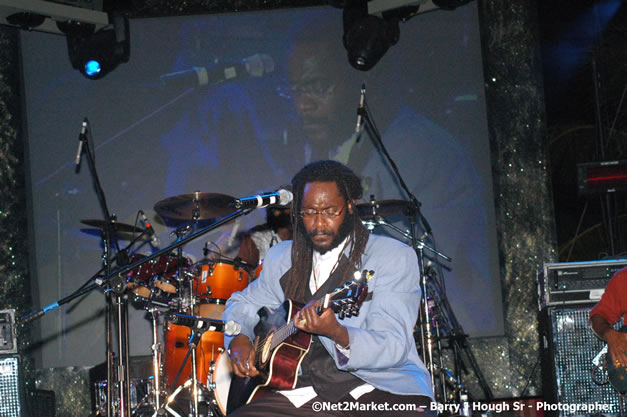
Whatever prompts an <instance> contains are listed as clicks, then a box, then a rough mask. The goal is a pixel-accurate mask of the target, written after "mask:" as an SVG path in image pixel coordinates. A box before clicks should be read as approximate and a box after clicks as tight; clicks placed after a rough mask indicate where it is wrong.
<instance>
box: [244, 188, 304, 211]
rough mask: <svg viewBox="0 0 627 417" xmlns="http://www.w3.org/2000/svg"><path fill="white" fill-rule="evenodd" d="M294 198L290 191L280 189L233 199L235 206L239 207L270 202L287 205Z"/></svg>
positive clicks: (264, 204) (269, 203) (259, 205)
mask: <svg viewBox="0 0 627 417" xmlns="http://www.w3.org/2000/svg"><path fill="white" fill-rule="evenodd" d="M293 199H294V195H293V194H292V192H291V191H288V190H284V189H280V190H276V191H275V192H273V193H270V194H263V195H254V196H252V197H244V198H240V199H236V200H235V207H236V208H238V209H239V208H241V209H247V208H261V207H266V206H269V205H271V204H274V205H277V206H287V205H288V204H290V203H291V202H292V200H293Z"/></svg>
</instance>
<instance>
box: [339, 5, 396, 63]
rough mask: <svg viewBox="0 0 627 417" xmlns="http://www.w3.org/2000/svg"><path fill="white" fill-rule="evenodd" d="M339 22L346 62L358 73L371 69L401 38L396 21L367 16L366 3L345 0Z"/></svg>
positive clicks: (388, 18)
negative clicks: (342, 26)
mask: <svg viewBox="0 0 627 417" xmlns="http://www.w3.org/2000/svg"><path fill="white" fill-rule="evenodd" d="M342 19H343V23H344V36H343V39H342V40H343V42H344V47H345V48H346V52H347V53H348V61H349V62H350V64H351V65H352V66H353V67H355V68H356V69H358V70H361V71H368V70H370V69H371V68H372V67H374V66H375V65H376V63H377V62H379V60H380V59H381V57H382V56H383V55H385V53H386V52H387V50H388V49H389V48H390V46H392V45H395V44H396V43H397V42H398V39H399V37H400V30H399V27H398V23H399V19H398V18H397V17H395V16H392V17H386V16H383V17H377V16H373V15H370V14H368V1H367V0H346V2H345V3H344V11H343V15H342Z"/></svg>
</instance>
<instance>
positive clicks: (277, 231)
mask: <svg viewBox="0 0 627 417" xmlns="http://www.w3.org/2000/svg"><path fill="white" fill-rule="evenodd" d="M279 188H280V189H287V190H288V191H291V187H290V186H289V185H288V186H281V187H279ZM291 239H292V217H291V205H288V206H269V207H266V222H265V223H264V224H260V225H257V226H255V227H253V228H251V229H250V230H249V231H248V232H246V234H244V236H243V237H242V240H241V243H240V247H239V251H238V252H237V258H238V259H241V260H242V261H244V263H245V264H246V265H248V270H249V273H250V276H251V279H256V278H258V276H259V273H260V272H261V268H262V263H263V258H264V257H265V256H266V252H268V249H270V248H271V247H273V246H274V245H276V244H277V243H279V242H283V241H284V240H291Z"/></svg>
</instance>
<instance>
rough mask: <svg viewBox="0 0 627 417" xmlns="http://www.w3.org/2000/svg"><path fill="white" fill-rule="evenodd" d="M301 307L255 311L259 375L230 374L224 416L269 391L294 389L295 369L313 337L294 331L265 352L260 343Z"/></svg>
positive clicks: (286, 304)
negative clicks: (257, 318) (251, 376)
mask: <svg viewBox="0 0 627 417" xmlns="http://www.w3.org/2000/svg"><path fill="white" fill-rule="evenodd" d="M302 307H303V306H302V305H299V304H297V303H294V302H292V301H291V300H286V301H285V302H284V303H283V304H282V306H281V307H280V308H279V309H277V310H274V311H272V310H270V309H268V308H266V307H264V308H262V309H260V310H259V311H258V313H257V314H258V315H259V323H258V324H257V326H256V327H255V342H254V344H253V348H254V349H255V351H256V352H260V351H261V352H263V353H262V354H260V355H258V357H257V358H256V359H255V362H256V366H257V369H258V370H259V372H260V375H258V376H256V377H254V378H240V377H238V376H236V375H233V377H232V379H231V387H230V389H229V396H228V401H227V413H231V412H233V411H234V410H235V409H236V408H238V407H241V406H242V405H244V404H248V403H250V402H251V401H252V400H253V399H255V398H257V397H259V396H263V395H264V394H266V393H268V392H270V391H271V390H285V389H292V388H294V387H295V386H296V382H297V379H298V369H299V366H300V363H301V361H302V360H303V358H304V357H305V355H306V354H307V352H308V351H309V346H310V345H311V338H312V335H311V334H309V333H305V332H300V331H297V332H296V333H294V334H292V335H291V336H289V337H287V338H286V339H285V340H284V341H283V342H281V343H280V344H279V345H278V346H277V347H276V348H274V349H273V350H270V349H264V346H262V344H263V340H264V339H266V338H268V337H269V336H272V335H273V334H274V332H275V330H276V329H278V328H279V327H280V326H282V325H284V324H285V323H287V322H289V321H290V320H291V319H292V318H293V317H294V315H295V314H296V313H297V312H298V311H299V310H300V309H301V308H302Z"/></svg>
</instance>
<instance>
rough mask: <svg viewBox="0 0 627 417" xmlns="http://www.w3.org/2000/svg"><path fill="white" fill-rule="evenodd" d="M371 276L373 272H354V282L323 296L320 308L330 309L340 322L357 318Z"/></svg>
mask: <svg viewBox="0 0 627 417" xmlns="http://www.w3.org/2000/svg"><path fill="white" fill-rule="evenodd" d="M372 275H374V271H368V270H364V271H363V272H362V273H361V274H360V273H359V272H358V271H356V272H355V279H354V280H352V281H346V282H345V283H344V285H343V286H341V287H338V288H336V289H335V290H333V291H332V292H331V293H329V294H327V295H325V297H324V298H323V300H322V307H323V308H326V307H328V308H330V309H332V310H333V311H334V312H335V313H337V314H338V318H339V319H340V320H342V319H344V317H352V316H357V315H358V314H359V308H360V307H361V303H362V302H363V301H364V299H365V298H366V295H367V294H368V281H369V280H370V279H371V278H372Z"/></svg>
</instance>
